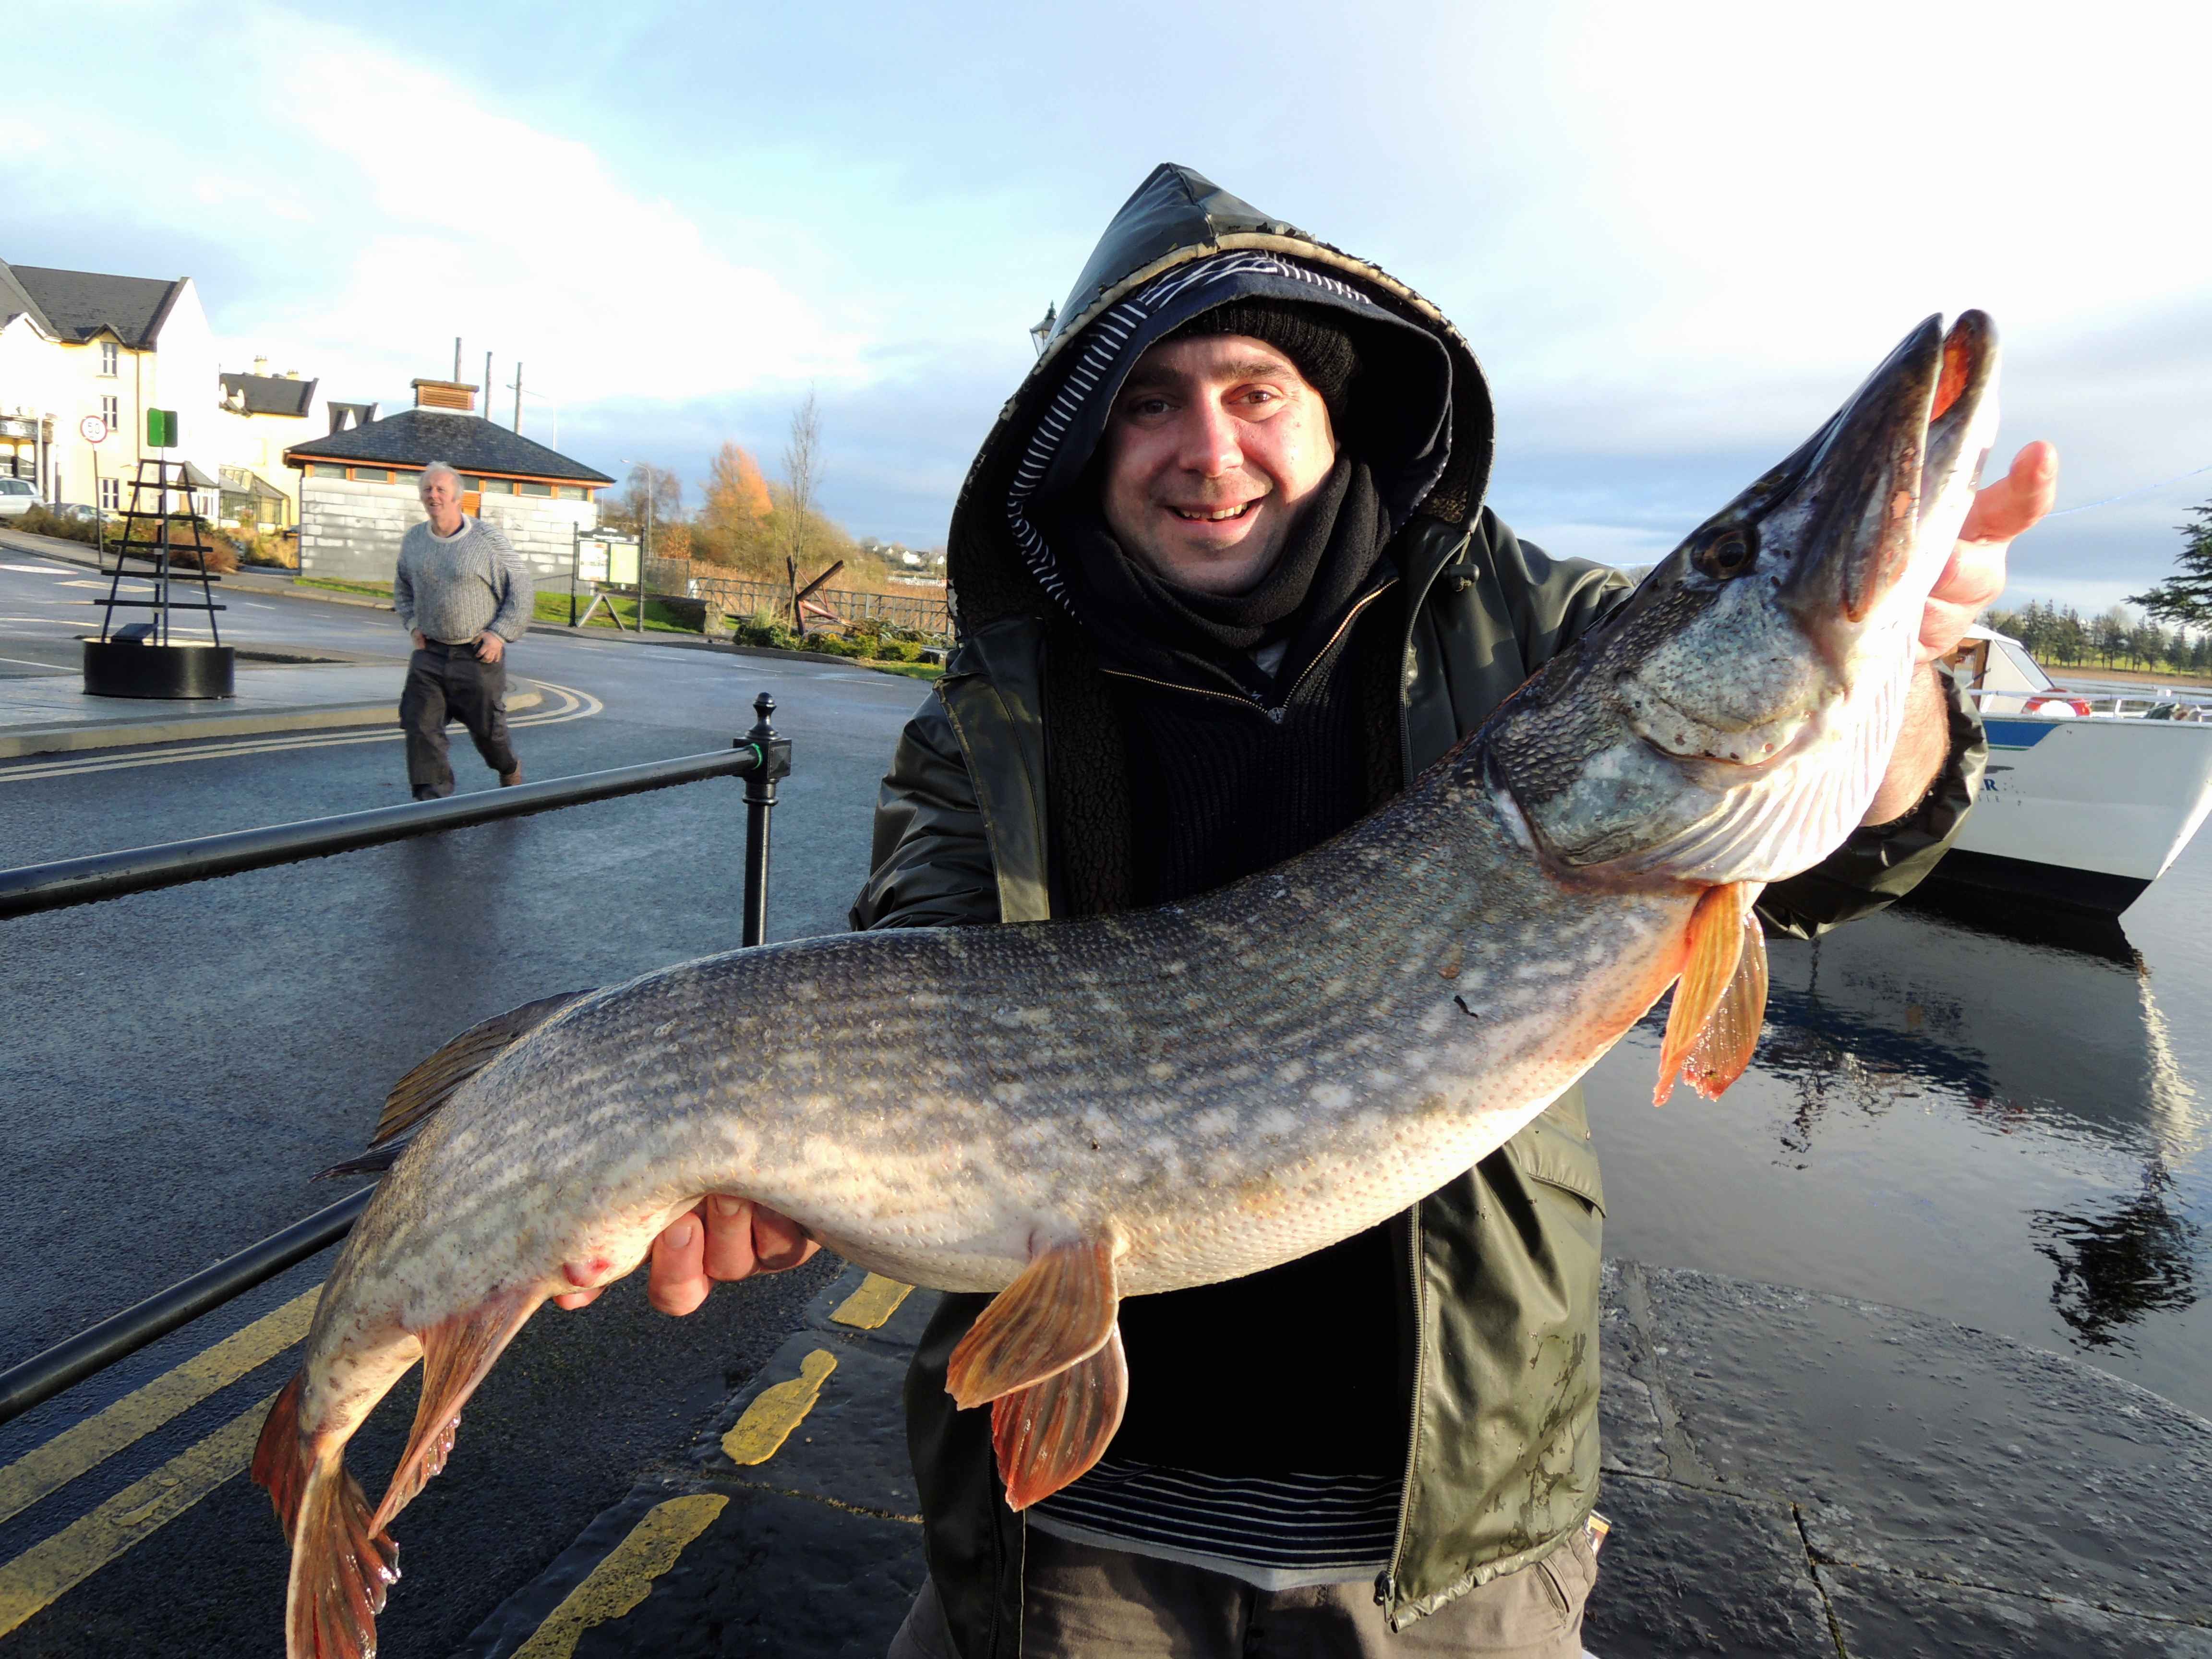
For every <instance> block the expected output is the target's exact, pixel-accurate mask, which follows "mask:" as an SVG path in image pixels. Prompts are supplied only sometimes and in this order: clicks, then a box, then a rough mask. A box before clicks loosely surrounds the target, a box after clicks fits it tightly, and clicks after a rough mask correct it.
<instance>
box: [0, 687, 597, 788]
mask: <svg viewBox="0 0 2212 1659" xmlns="http://www.w3.org/2000/svg"><path fill="white" fill-rule="evenodd" d="M532 683H533V684H538V685H542V686H544V688H545V689H546V690H548V691H558V692H559V693H561V695H562V696H564V697H566V698H568V702H566V703H563V704H562V705H560V706H558V707H556V708H550V709H546V710H544V711H541V712H539V713H536V714H519V715H517V716H516V717H515V718H514V719H513V720H509V721H508V722H507V724H508V725H509V726H513V727H515V728H517V729H520V728H521V727H524V726H565V725H567V724H568V722H569V721H571V720H589V719H590V718H591V717H592V715H594V714H600V713H603V712H604V711H605V708H606V705H605V703H603V702H600V701H599V699H598V698H597V697H595V696H592V694H591V693H590V692H588V691H579V690H574V688H573V687H570V686H566V685H556V684H553V683H552V681H550V680H538V681H534V682H532ZM393 706H394V707H395V708H397V707H398V705H397V704H395V705H393ZM392 718H393V720H394V721H395V722H396V721H397V720H398V715H397V714H395V715H394V716H393V717H392ZM405 735H406V734H405V733H404V732H401V731H400V730H399V729H398V726H397V725H396V724H395V725H394V726H392V729H391V730H389V731H381V730H380V731H374V732H343V733H342V734H340V735H338V736H335V737H333V736H329V735H326V734H322V733H318V734H315V735H313V736H306V737H290V738H287V737H270V738H246V739H242V740H240V741H238V742H235V743H218V744H207V745H206V746H204V747H203V748H197V749H182V750H161V751H157V752H155V753H153V754H145V755H124V756H118V757H98V758H92V757H88V758H83V759H78V758H75V757H72V758H70V759H68V760H52V761H33V762H32V763H29V764H28V765H24V766H9V767H0V783H19V782H27V781H30V780H32V779H34V778H60V777H74V776H76V775H78V774H79V773H83V772H120V771H127V770H129V769H131V768H133V767H139V766H173V765H176V764H177V763H179V762H181V761H196V760H228V759H231V758H233V757H236V756H240V755H265V754H275V753H277V752H279V751H281V750H294V749H334V748H338V747H341V746H343V745H344V744H356V743H391V742H397V741H398V739H399V738H403V737H404V736H405Z"/></svg>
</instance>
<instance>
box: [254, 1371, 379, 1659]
mask: <svg viewBox="0 0 2212 1659" xmlns="http://www.w3.org/2000/svg"><path fill="white" fill-rule="evenodd" d="M272 1420H273V1413H272ZM398 1577H399V1546H398V1545H397V1544H395V1543H393V1542H392V1537H391V1534H388V1533H386V1532H385V1531H384V1530H383V1529H382V1528H380V1527H379V1526H378V1525H377V1524H376V1523H375V1522H373V1521H372V1520H370V1519H369V1515H368V1497H367V1495H366V1494H364V1493H363V1492H362V1489H361V1482H359V1481H358V1480H355V1479H354V1478H353V1476H351V1475H350V1474H347V1473H346V1468H345V1459H344V1455H343V1449H332V1450H331V1453H330V1454H329V1455H327V1456H325V1457H321V1458H319V1459H317V1460H316V1461H315V1462H313V1464H312V1465H311V1466H309V1468H307V1475H306V1479H305V1480H304V1481H303V1482H302V1483H301V1489H300V1505H299V1522H298V1525H297V1527H296V1528H295V1531H294V1533H293V1534H292V1576H291V1578H290V1580H289V1583H287V1585H286V1587H285V1592H284V1650H285V1653H286V1655H287V1659H374V1654H375V1652H376V1615H377V1614H378V1613H382V1612H383V1611H384V1595H385V1591H386V1589H388V1588H389V1587H390V1586H391V1585H392V1583H393V1582H394V1581H395V1580H397V1579H398Z"/></svg>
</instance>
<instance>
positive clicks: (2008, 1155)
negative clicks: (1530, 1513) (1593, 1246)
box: [1589, 836, 2212, 1418]
mask: <svg viewBox="0 0 2212 1659" xmlns="http://www.w3.org/2000/svg"><path fill="white" fill-rule="evenodd" d="M1770 959H1771V971H1772V981H1773V982H1772V991H1771V996H1770V999H1769V1002H1768V1007H1767V1027H1766V1032H1765V1037H1764V1039H1763V1041H1762V1042H1761V1043H1760V1046H1759V1054H1758V1057H1757V1059H1756V1060H1754V1061H1753V1068H1752V1070H1751V1071H1750V1072H1749V1073H1747V1074H1746V1075H1745V1076H1744V1078H1743V1079H1741V1080H1740V1081H1739V1082H1738V1083H1737V1084H1736V1085H1735V1087H1734V1088H1733V1089H1731V1090H1730V1091H1729V1092H1728V1093H1727V1094H1726V1095H1725V1096H1723V1097H1722V1098H1721V1099H1720V1100H1718V1101H1710V1102H1709V1101H1705V1100H1703V1099H1701V1098H1699V1097H1697V1096H1695V1095H1693V1094H1692V1093H1691V1092H1690V1091H1687V1090H1686V1089H1682V1090H1678V1091H1676V1092H1675V1094H1674V1098H1673V1099H1672V1100H1671V1101H1670V1102H1669V1103H1668V1104H1667V1105H1666V1106H1665V1107H1664V1108H1663V1109H1656V1110H1655V1109H1653V1107H1652V1105H1651V1085H1652V1081H1653V1079H1654V1076H1655V1074H1656V1068H1657V1054H1658V1030H1659V1024H1658V1021H1657V1020H1656V1018H1654V1019H1651V1020H1647V1021H1646V1022H1645V1024H1644V1025H1643V1026H1641V1027H1639V1028H1638V1030H1636V1031H1635V1032H1633V1033H1632V1035H1631V1036H1630V1037H1629V1038H1628V1039H1627V1040H1626V1042H1622V1043H1621V1044H1620V1046H1619V1047H1618V1048H1615V1049H1614V1050H1613V1053H1612V1054H1608V1055H1607V1057H1606V1059H1605V1060H1603V1061H1602V1062H1601V1064H1600V1065H1599V1066H1598V1067H1597V1068H1596V1070H1595V1072H1593V1073H1592V1074H1591V1079H1590V1088H1589V1095H1590V1112H1591V1123H1592V1127H1593V1132H1594V1133H1595V1138H1596V1141H1597V1144H1598V1146H1599V1149H1600V1152H1601V1155H1602V1158H1603V1162H1604V1174H1605V1185H1606V1192H1607V1241H1606V1242H1607V1249H1608V1251H1609V1253H1611V1254H1613V1255H1619V1256H1623V1257H1628V1258H1633V1259H1637V1260H1641V1261H1650V1262H1654V1263H1658V1264H1662V1265H1665V1266H1669V1267H1693V1268H1699V1269H1703V1270H1705V1271H1709V1272H1713V1273H1725V1274H1729V1275H1732V1276H1735V1277H1738V1278H1742V1279H1759V1280H1765V1281H1770V1282H1773V1283H1778V1284H1784V1285H1800V1286H1803V1287H1805V1288H1808V1289H1812V1290H1817V1291H1832V1292H1834V1293H1837V1294H1840V1295H1844V1296H1850V1297H1861V1298H1864V1299H1866V1300H1868V1301H1871V1302H1880V1303H1886V1304H1893V1305H1896V1306H1900V1307H1905V1308H1911V1309H1914V1310H1919V1311H1922V1312H1925V1313H1930V1314H1935V1315H1937V1316H1942V1317H1944V1318H1948V1319H1952V1320H1955V1321H1958V1322H1960V1323H1962V1324H1966V1325H1970V1326H1973V1327H1976V1328H1980V1329H1984V1330H1990V1331H1995V1332H1999V1333H2002V1334H2006V1335H2008V1336H2013V1337H2016V1338H2019V1339H2020V1340H2023V1341H2027V1342H2029V1343H2032V1344H2034V1345H2036V1346H2041V1347H2045V1348H2048V1349H2051V1350H2053V1351H2056V1352H2063V1353H2069V1354H2072V1355H2074V1356H2075V1357H2078V1358H2082V1359H2084V1360H2087V1361H2088V1362H2089V1363H2091V1364H2095V1365H2099V1366H2101V1367H2103V1368H2105V1369H2106V1370H2110V1371H2112V1372H2113V1373H2115V1374H2117V1375H2118V1376H2123V1377H2125V1378H2127V1379H2129V1380H2130V1381H2132V1382H2136V1383H2141V1384H2142V1385H2143V1386H2144V1387H2146V1388H2148V1389H2154V1390H2155V1391H2156V1392H2158V1393H2160V1394H2162V1395H2166V1397H2168V1398H2169V1399H2171V1400H2173V1401H2176V1402H2177V1403H2179V1404H2180V1405H2182V1406H2184V1407H2187V1408H2188V1409H2190V1410H2191V1411H2193V1412H2195V1413H2198V1414H2199V1415H2202V1416H2205V1417H2208V1418H2212V836H2208V837H2200V838H2199V839H2198V840H2197V842H2196V843H2195V844H2194V845H2193V846H2191V848H2189V849H2187V850H2186V851H2185V853H2184V854H2182V856H2181V858H2180V860H2178V861H2177V863H2176V865H2175V867H2174V868H2173V869H2172V871H2171V872H2168V873H2167V875H2166V877H2165V878H2164V879H2162V880H2160V882H2158V883H2156V884H2154V886H2153V887H2152V888H2151V889H2150V890H2149V891H2148V892H2147V893H2146V894H2144V896H2142V898H2141V899H2139V900H2137V901H2136V904H2135V905H2134V907H2133V908H2131V909H2130V911H2128V912H2127V913H2126V914H2125V915H2124V916H2122V917H2121V918H2120V920H2119V921H2118V925H2117V926H2109V927H2095V926H2090V927H2081V926H2069V925H2067V924H2065V923H2063V921H2058V920H2057V919H2054V918H2051V917H2049V916H2047V915H2045V916H2038V915H2034V914H2033V913H2032V912H2028V913H2022V914H2020V915H2014V916H2011V917H2008V918H2006V919H2004V920H2003V921H2002V922H1993V921H1991V919H1990V918H1989V917H1988V916H1987V915H1986V914H1985V913H1984V914H1972V915H1954V914H1950V913H1948V912H1945V911H1940V910H1931V909H1929V908H1925V907H1922V906H1919V905H1914V906H1912V907H1910V908H1906V907H1899V908H1893V909H1892V910H1891V911H1889V912H1887V913H1885V914H1883V915H1877V916H1874V917H1869V918H1868V919H1866V920H1864V921H1858V922H1856V923H1853V924H1850V926H1848V927H1843V928H1839V929H1838V930H1836V931H1835V932H1833V933H1830V934H1829V935H1827V936H1826V938H1824V939H1820V940H1818V941H1816V942H1814V943H1811V944H1805V943H1801V942H1798V941H1795V940H1776V941H1773V942H1772V943H1771V945H1770ZM1661 1012H1662V1014H1663V1012H1664V1011H1663V1006H1662V1011H1661Z"/></svg>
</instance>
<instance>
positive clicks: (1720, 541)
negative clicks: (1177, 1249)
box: [1692, 525, 1753, 581]
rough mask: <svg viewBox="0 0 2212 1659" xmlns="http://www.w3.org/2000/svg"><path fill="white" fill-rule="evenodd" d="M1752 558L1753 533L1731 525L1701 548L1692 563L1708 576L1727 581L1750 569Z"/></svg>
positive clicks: (1739, 526)
mask: <svg viewBox="0 0 2212 1659" xmlns="http://www.w3.org/2000/svg"><path fill="white" fill-rule="evenodd" d="M1752 556H1753V549H1752V544H1751V532H1749V531H1748V530H1747V529H1745V528H1744V527H1743V526H1741V525H1731V526H1729V527H1728V528H1727V529H1726V530H1723V531H1722V532H1720V534H1718V535H1717V536H1715V537H1714V538H1712V539H1711V541H1709V542H1707V543H1706V544H1705V545H1704V546H1703V547H1701V548H1699V550H1698V551H1697V554H1696V556H1695V557H1694V559H1693V561H1692V562H1694V563H1695V564H1696V565H1697V567H1698V568H1699V569H1700V570H1702V571H1704V572H1705V574H1707V575H1708V576H1711V577H1715V578H1717V580H1722V581H1726V580H1728V579H1729V577H1731V576H1741V574H1743V573H1744V572H1745V571H1747V570H1748V569H1750V568H1751V564H1752Z"/></svg>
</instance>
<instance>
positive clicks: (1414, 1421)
mask: <svg viewBox="0 0 2212 1659" xmlns="http://www.w3.org/2000/svg"><path fill="white" fill-rule="evenodd" d="M1406 1236H1407V1241H1408V1243H1407V1267H1409V1268H1411V1269H1412V1273H1413V1404H1412V1406H1411V1407H1409V1408H1408V1409H1407V1413H1406V1473H1405V1474H1404V1476H1403V1477H1402V1478H1401V1480H1400V1481H1399V1483H1398V1532H1397V1535H1396V1536H1395V1538H1393V1539H1392V1540H1391V1541H1390V1563H1389V1565H1388V1566H1386V1567H1384V1568H1383V1571H1382V1574H1381V1575H1380V1576H1379V1577H1377V1578H1376V1581H1375V1603H1376V1606H1377V1607H1381V1608H1383V1611H1384V1613H1386V1615H1387V1613H1389V1607H1390V1603H1391V1602H1393V1601H1395V1600H1396V1599H1397V1595H1398V1574H1399V1571H1400V1570H1401V1568H1402V1567H1403V1566H1404V1565H1405V1558H1406V1534H1407V1529H1408V1526H1409V1524H1410V1522H1412V1520H1413V1462H1414V1460H1415V1459H1416V1458H1417V1457H1418V1456H1419V1455H1420V1449H1421V1395H1422V1393H1423V1391H1424V1390H1425V1389H1426V1388H1427V1386H1428V1369H1429V1334H1428V1329H1427V1326H1428V1302H1427V1300H1426V1298H1425V1297H1423V1296H1422V1295H1421V1204H1420V1200H1419V1199H1416V1200H1414V1201H1413V1210H1412V1212H1411V1218H1410V1220H1409V1222H1408V1224H1407V1228H1406Z"/></svg>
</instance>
